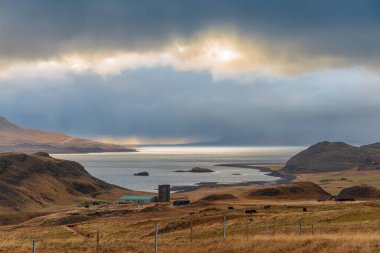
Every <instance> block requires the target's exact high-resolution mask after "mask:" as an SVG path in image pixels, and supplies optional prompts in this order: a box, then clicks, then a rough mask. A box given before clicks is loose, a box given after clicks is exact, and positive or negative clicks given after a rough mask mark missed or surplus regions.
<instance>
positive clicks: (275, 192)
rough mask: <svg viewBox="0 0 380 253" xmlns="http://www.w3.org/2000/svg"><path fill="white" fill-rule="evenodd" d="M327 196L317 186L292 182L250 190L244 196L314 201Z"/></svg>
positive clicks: (309, 183)
mask: <svg viewBox="0 0 380 253" xmlns="http://www.w3.org/2000/svg"><path fill="white" fill-rule="evenodd" d="M321 194H322V195H325V194H328V193H327V192H326V191H325V190H323V189H322V188H321V187H320V186H318V185H317V184H314V183H311V182H294V183H291V184H288V185H279V186H270V187H263V188H259V189H255V190H252V191H250V192H248V193H245V194H244V195H245V196H247V197H248V198H283V199H315V198H317V197H318V196H320V195H321Z"/></svg>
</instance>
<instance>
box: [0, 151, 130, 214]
mask: <svg viewBox="0 0 380 253" xmlns="http://www.w3.org/2000/svg"><path fill="white" fill-rule="evenodd" d="M127 191H128V190H126V189H124V188H121V187H118V186H115V185H111V184H108V183H106V182H104V181H101V180H99V179H97V178H95V177H93V176H91V175H90V174H89V173H88V172H87V171H86V170H85V169H84V168H83V166H82V165H80V164H79V163H77V162H72V161H66V160H59V159H55V158H52V157H50V156H49V155H48V154H46V153H36V154H33V155H26V154H23V153H2V154H0V209H2V210H16V211H20V210H25V209H27V210H29V211H30V210H38V209H42V208H46V207H49V206H60V205H67V204H73V203H78V202H79V201H81V200H83V199H89V198H90V199H92V198H94V197H99V196H107V194H109V195H112V192H113V193H118V192H120V193H126V192H127Z"/></svg>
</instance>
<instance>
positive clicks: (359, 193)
mask: <svg viewBox="0 0 380 253" xmlns="http://www.w3.org/2000/svg"><path fill="white" fill-rule="evenodd" d="M339 195H351V196H353V197H356V198H380V190H379V189H377V188H375V187H372V186H368V185H357V186H352V187H349V188H344V189H343V190H341V191H340V193H339Z"/></svg>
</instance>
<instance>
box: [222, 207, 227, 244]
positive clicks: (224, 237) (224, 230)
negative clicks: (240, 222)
mask: <svg viewBox="0 0 380 253" xmlns="http://www.w3.org/2000/svg"><path fill="white" fill-rule="evenodd" d="M226 228H227V214H226V213H225V214H224V222H223V239H224V240H226Z"/></svg>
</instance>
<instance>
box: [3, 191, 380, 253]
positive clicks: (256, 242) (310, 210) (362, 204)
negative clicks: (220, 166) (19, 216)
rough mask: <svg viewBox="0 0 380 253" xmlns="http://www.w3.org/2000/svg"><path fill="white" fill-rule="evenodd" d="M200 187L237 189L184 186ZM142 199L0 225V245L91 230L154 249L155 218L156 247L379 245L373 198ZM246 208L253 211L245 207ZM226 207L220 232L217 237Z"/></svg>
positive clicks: (376, 248)
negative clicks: (178, 203) (144, 202)
mask: <svg viewBox="0 0 380 253" xmlns="http://www.w3.org/2000/svg"><path fill="white" fill-rule="evenodd" d="M243 189H244V188H243ZM242 191H244V190H242ZM202 192H203V193H206V194H209V193H212V192H217V193H220V192H235V194H236V195H239V194H240V192H241V191H237V189H236V187H231V189H229V187H227V188H217V189H207V190H204V191H202V190H199V191H198V192H192V193H191V194H192V198H193V199H194V198H196V197H200V196H202ZM191 194H190V195H191ZM182 195H183V194H182ZM268 205H270V207H269V208H268V207H266V208H265V206H268ZM148 206H151V208H150V210H147V209H144V208H146V207H147V206H143V207H136V206H133V205H123V206H120V205H111V206H98V207H91V208H90V209H84V208H75V209H73V210H70V211H66V212H59V213H55V214H50V215H45V216H41V217H37V218H34V219H31V220H29V221H27V222H24V223H21V224H19V225H12V226H2V227H0V252H30V250H31V245H32V240H37V248H38V251H37V252H51V253H52V252H58V253H61V252H62V253H63V252H96V232H97V231H99V235H100V238H99V247H100V248H99V252H154V226H155V224H156V223H158V227H159V236H158V240H159V252H168V253H174V252H331V253H332V252H338V253H339V252H380V202H378V201H356V202H352V203H335V202H326V203H319V202H316V201H314V200H300V201H287V200H248V199H244V198H238V199H237V200H234V201H216V202H202V203H193V204H191V205H188V206H182V207H173V206H171V205H168V204H160V205H158V206H155V205H153V206H152V205H148ZM228 206H233V207H234V209H232V210H231V209H228V208H227V207H228ZM304 207H306V208H307V212H304V211H303V208H304ZM246 209H255V210H256V211H257V213H255V214H252V215H247V214H245V210H246ZM191 212H192V213H194V214H193V215H192V219H193V233H192V237H193V240H192V242H190V213H191ZM225 213H227V226H226V227H227V238H226V240H223V219H224V214H225ZM250 218H251V219H252V220H251V221H250V220H249V219H250Z"/></svg>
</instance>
